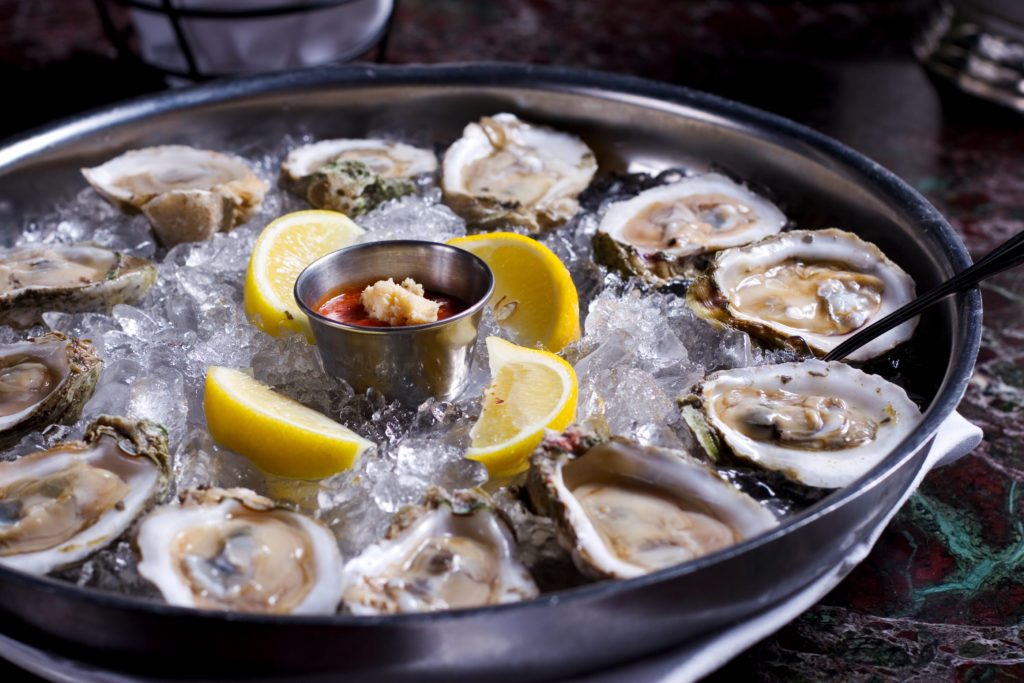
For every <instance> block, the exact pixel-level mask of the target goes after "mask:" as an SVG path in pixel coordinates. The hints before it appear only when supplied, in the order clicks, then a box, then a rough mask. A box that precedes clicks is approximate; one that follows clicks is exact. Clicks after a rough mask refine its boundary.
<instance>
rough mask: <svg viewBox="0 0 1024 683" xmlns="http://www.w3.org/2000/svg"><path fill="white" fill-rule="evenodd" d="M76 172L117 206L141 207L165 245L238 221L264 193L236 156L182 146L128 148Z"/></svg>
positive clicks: (125, 208)
mask: <svg viewBox="0 0 1024 683" xmlns="http://www.w3.org/2000/svg"><path fill="white" fill-rule="evenodd" d="M82 175H84V176H85V179H86V180H87V181H88V182H89V184H90V185H92V186H93V188H95V190H96V191H97V192H99V193H100V194H101V195H103V197H105V198H106V199H108V200H109V201H110V202H112V203H113V204H115V205H116V206H117V207H118V208H120V209H121V210H123V211H128V212H135V211H142V213H143V214H145V216H146V218H147V219H149V222H150V224H151V225H152V226H153V231H154V233H155V234H156V238H157V239H158V240H160V243H161V244H163V245H164V246H168V247H169V246H173V245H175V244H180V243H182V242H195V241H199V240H206V239H209V238H210V237H211V236H212V235H213V233H215V232H217V231H219V230H230V229H231V228H233V227H234V226H236V225H239V224H241V223H244V222H245V221H247V220H249V217H250V216H252V214H253V212H254V211H255V210H256V208H257V207H259V205H260V203H261V202H262V201H263V196H264V195H265V194H266V192H267V182H266V181H264V180H261V179H260V178H258V177H257V176H256V175H255V174H254V173H253V172H252V170H250V168H249V166H248V165H247V164H246V163H245V161H243V160H242V159H240V158H239V157H236V156H233V155H230V154H223V153H221V152H212V151H209V150H205V149H196V148H194V147H188V146H185V145H162V146H159V147H146V148H144V149H136V150H131V151H129V152H125V153H124V154H122V155H121V156H118V157H114V158H113V159H111V160H110V161H107V162H106V163H104V164H101V165H99V166H96V167H94V168H83V169H82Z"/></svg>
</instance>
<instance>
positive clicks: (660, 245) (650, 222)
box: [594, 173, 786, 283]
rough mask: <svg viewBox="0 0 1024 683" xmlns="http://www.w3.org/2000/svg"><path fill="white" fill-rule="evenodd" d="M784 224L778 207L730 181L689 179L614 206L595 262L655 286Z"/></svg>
mask: <svg viewBox="0 0 1024 683" xmlns="http://www.w3.org/2000/svg"><path fill="white" fill-rule="evenodd" d="M785 224H786V217H785V216H784V215H783V213H782V212H781V211H779V209H778V207H776V206H775V205H774V204H772V203H771V202H769V201H768V200H767V199H765V198H764V197H761V196H759V195H756V194H754V193H753V192H751V191H750V190H749V189H747V188H746V187H744V186H742V185H739V184H737V183H735V182H733V181H732V180H730V179H729V178H726V177H725V176H723V175H718V174H716V173H710V174H707V175H701V176H691V177H688V178H683V179H682V180H680V181H678V182H674V183H671V184H669V185H661V186H659V187H653V188H651V189H649V190H645V191H644V192H641V193H640V194H638V195H637V196H635V197H633V198H632V199H628V200H626V201H622V202H616V203H614V204H612V205H611V206H610V207H609V208H608V211H607V213H605V215H604V218H602V219H601V224H600V225H599V226H598V229H597V233H596V234H595V235H594V258H595V259H596V260H597V261H598V262H599V263H603V264H604V265H606V266H608V267H610V268H614V269H616V270H618V271H619V272H621V273H622V274H624V275H626V276H630V275H637V276H640V277H642V278H644V279H646V280H650V281H653V282H656V283H661V282H665V281H669V280H674V279H679V278H691V277H693V276H694V275H696V273H697V270H698V269H699V267H700V266H701V265H703V261H704V257H706V256H707V255H708V254H710V253H712V252H716V251H719V250H721V249H726V248H728V247H736V246H741V245H744V244H749V243H751V242H756V241H757V240H759V239H762V238H764V237H768V236H770V235H774V234H775V233H777V232H779V231H780V230H782V228H783V226H785Z"/></svg>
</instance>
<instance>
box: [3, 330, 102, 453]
mask: <svg viewBox="0 0 1024 683" xmlns="http://www.w3.org/2000/svg"><path fill="white" fill-rule="evenodd" d="M102 364H103V361H101V360H100V359H99V357H98V356H97V355H96V349H94V348H93V345H92V344H91V343H90V342H88V341H86V340H83V339H75V338H73V337H65V336H64V335H63V334H60V333H59V332H51V333H49V334H44V335H42V336H40V337H35V338H34V339H29V340H28V341H23V342H17V343H14V344H5V345H2V346H0V448H8V447H10V446H11V445H13V444H14V443H16V442H17V441H18V440H19V439H21V437H23V436H25V435H26V434H28V433H29V432H32V431H36V430H38V429H43V428H45V427H47V426H49V425H51V424H57V423H59V422H74V421H75V420H77V419H78V416H79V415H81V413H82V406H84V405H85V402H86V401H88V400H89V398H90V397H91V396H92V391H93V389H94V388H95V387H96V380H97V379H98V378H99V375H100V366H101V365H102Z"/></svg>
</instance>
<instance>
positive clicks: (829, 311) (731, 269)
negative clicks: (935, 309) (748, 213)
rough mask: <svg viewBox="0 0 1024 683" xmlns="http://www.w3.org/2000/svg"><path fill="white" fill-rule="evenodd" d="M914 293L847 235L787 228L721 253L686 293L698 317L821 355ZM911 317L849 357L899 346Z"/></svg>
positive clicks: (868, 247)
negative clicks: (773, 234) (787, 229)
mask: <svg viewBox="0 0 1024 683" xmlns="http://www.w3.org/2000/svg"><path fill="white" fill-rule="evenodd" d="M914 296H915V287H914V281H913V280H912V279H911V278H910V276H909V275H907V274H906V273H905V272H904V271H903V269H902V268H900V267H899V266H898V265H896V264H895V263H893V262H892V261H890V260H889V259H888V258H886V256H885V254H883V253H882V252H881V250H879V248H878V247H876V246H875V245H873V244H871V243H870V242H865V241H864V240H862V239H860V238H859V237H857V236H856V235H854V234H853V233H849V232H845V231H843V230H836V229H834V228H832V229H829V230H794V231H792V232H784V233H780V234H778V235H775V236H774V237H768V238H766V239H764V240H761V241H760V242H757V243H755V244H751V245H749V246H746V247H739V248H735V249H726V250H725V251H721V252H719V253H718V255H717V256H715V259H714V261H713V262H712V264H711V266H710V267H709V268H708V270H707V271H706V272H705V273H703V274H702V275H701V276H700V277H699V278H697V280H696V281H695V282H694V283H693V285H692V286H691V287H690V289H689V293H688V300H689V302H690V305H691V307H693V309H694V310H695V311H696V312H697V313H698V314H700V315H703V316H705V317H708V318H711V319H714V320H717V321H720V322H723V323H725V324H727V325H731V326H733V327H737V328H739V329H741V330H744V331H746V332H749V333H750V334H752V335H756V336H758V337H760V338H761V339H763V340H765V341H768V342H770V343H774V344H777V345H780V346H785V347H791V348H794V349H797V350H803V349H805V348H809V349H810V350H811V351H812V352H814V353H815V354H817V355H824V354H826V353H828V352H829V351H831V350H832V349H833V348H835V347H836V346H838V345H839V344H840V343H842V342H843V341H845V340H846V339H848V338H849V337H850V336H852V335H854V334H856V333H857V331H858V330H859V329H861V328H862V327H865V326H866V325H870V324H871V323H872V322H874V321H876V320H879V319H881V318H883V317H885V316H886V315H888V314H889V313H892V312H893V311H894V310H896V309H897V308H899V307H901V306H903V305H904V304H907V303H909V302H910V301H911V300H912V299H913V298H914ZM916 324H917V321H916V319H915V320H914V321H911V322H906V323H903V324H902V325H900V326H899V327H897V328H895V329H894V330H891V331H889V332H887V333H885V334H884V335H882V336H881V337H879V338H877V339H875V340H874V341H872V342H869V343H868V344H865V345H864V346H862V347H861V348H859V349H857V350H856V351H854V352H853V353H851V354H850V356H849V359H850V360H854V361H858V360H868V359H870V358H874V357H875V356H879V355H881V354H883V353H885V352H886V351H888V350H890V349H892V348H893V347H895V346H896V345H898V344H900V343H902V342H904V341H906V340H907V339H909V338H910V336H911V335H912V334H913V332H914V327H915V326H916Z"/></svg>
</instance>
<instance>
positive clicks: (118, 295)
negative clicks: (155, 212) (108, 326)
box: [0, 244, 157, 327]
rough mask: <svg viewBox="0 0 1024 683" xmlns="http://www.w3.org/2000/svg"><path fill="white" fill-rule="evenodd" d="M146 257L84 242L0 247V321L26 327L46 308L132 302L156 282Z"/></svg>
mask: <svg viewBox="0 0 1024 683" xmlns="http://www.w3.org/2000/svg"><path fill="white" fill-rule="evenodd" d="M156 273H157V271H156V266H155V265H153V263H152V262H150V261H147V260H146V259H143V258H139V257H137V256H128V255H127V254H122V253H120V252H117V251H111V250H110V249H104V248H102V247H94V246H91V245H87V244H77V245H64V244H37V245H29V246H23V247H13V248H11V249H3V250H0V324H2V325H11V326H13V327H31V326H32V325H35V324H37V323H41V322H42V321H43V317H42V316H43V313H44V312H46V311H64V312H65V313H78V312H82V311H109V310H110V309H111V308H112V307H113V306H114V305H115V304H124V303H127V304H134V303H137V302H139V301H140V300H141V299H142V297H144V296H145V295H146V292H148V291H149V288H150V287H152V286H153V283H154V282H156Z"/></svg>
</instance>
